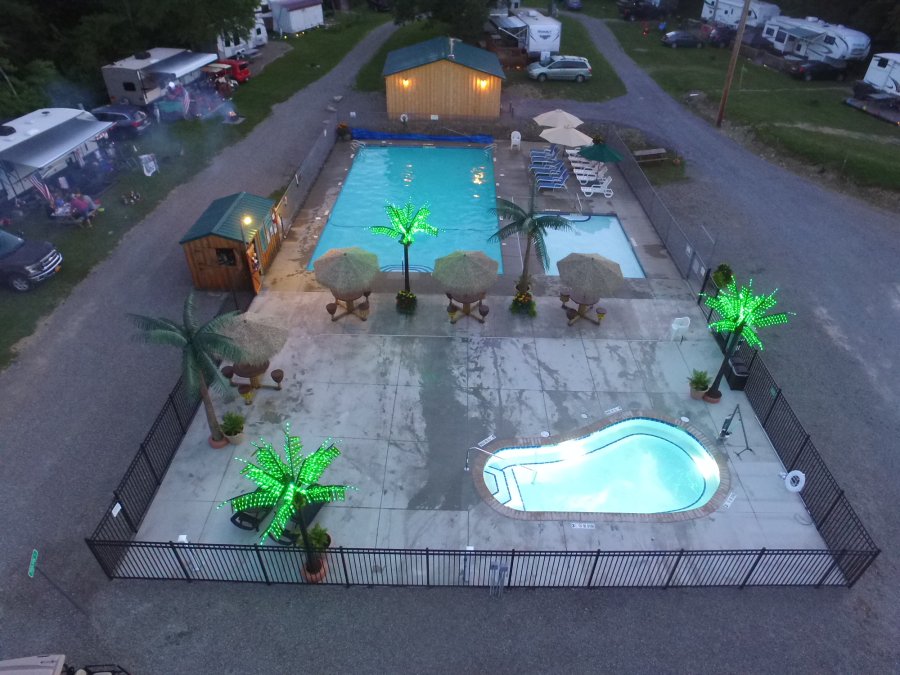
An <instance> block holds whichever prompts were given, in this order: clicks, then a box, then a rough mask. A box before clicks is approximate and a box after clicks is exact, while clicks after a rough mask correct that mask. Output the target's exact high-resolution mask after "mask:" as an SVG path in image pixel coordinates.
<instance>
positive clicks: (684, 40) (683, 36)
mask: <svg viewBox="0 0 900 675" xmlns="http://www.w3.org/2000/svg"><path fill="white" fill-rule="evenodd" d="M661 42H662V43H663V44H664V45H665V46H666V47H671V48H672V49H675V48H676V47H696V48H698V49H700V48H702V47H703V40H701V39H700V38H698V37H697V36H696V35H694V34H693V33H688V32H687V31H686V30H673V31H670V32H668V33H666V34H665V35H663V37H662V40H661Z"/></svg>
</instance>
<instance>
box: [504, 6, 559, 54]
mask: <svg viewBox="0 0 900 675" xmlns="http://www.w3.org/2000/svg"><path fill="white" fill-rule="evenodd" d="M515 18H517V19H518V20H519V21H521V22H522V23H523V24H524V25H525V28H526V33H525V44H523V45H522V47H524V49H525V51H526V52H528V56H540V55H542V54H557V53H559V41H560V38H561V36H562V24H560V22H559V21H557V20H556V19H554V18H553V17H549V16H544V15H543V14H541V13H540V12H538V11H536V10H534V9H520V10H517V11H516V12H515Z"/></svg>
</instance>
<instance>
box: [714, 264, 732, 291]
mask: <svg viewBox="0 0 900 675" xmlns="http://www.w3.org/2000/svg"><path fill="white" fill-rule="evenodd" d="M733 276H734V272H732V270H731V267H730V266H729V265H728V264H727V263H722V264H721V265H719V266H718V267H717V268H716V269H715V270H713V273H712V280H713V283H714V284H715V285H716V287H717V288H719V289H722V288H725V287H726V286H728V283H729V282H730V281H731V279H732V277H733Z"/></svg>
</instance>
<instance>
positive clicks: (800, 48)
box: [762, 16, 871, 62]
mask: <svg viewBox="0 0 900 675" xmlns="http://www.w3.org/2000/svg"><path fill="white" fill-rule="evenodd" d="M762 36H763V39H764V40H766V41H767V42H769V43H770V46H771V48H772V49H774V50H775V51H776V52H780V53H782V54H784V55H785V56H795V57H799V58H802V59H805V60H807V61H826V62H834V61H854V60H857V61H858V60H862V59H864V58H866V57H867V56H868V55H869V48H870V46H871V41H870V40H869V36H868V35H866V34H865V33H861V32H859V31H858V30H853V29H852V28H847V27H846V26H840V25H833V24H830V23H827V22H825V21H822V20H821V19H817V18H815V17H813V16H810V17H806V18H805V19H794V18H792V17H789V16H776V17H773V18H772V19H770V20H769V21H767V22H766V25H765V27H764V28H763V32H762Z"/></svg>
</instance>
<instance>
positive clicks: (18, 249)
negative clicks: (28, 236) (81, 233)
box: [0, 229, 63, 293]
mask: <svg viewBox="0 0 900 675" xmlns="http://www.w3.org/2000/svg"><path fill="white" fill-rule="evenodd" d="M62 259H63V258H62V254H61V253H60V252H59V251H57V250H56V247H55V246H53V244H51V243H50V242H49V241H26V240H25V239H23V238H22V237H19V236H17V235H15V234H13V233H11V232H7V231H6V230H2V229H0V281H3V282H6V284H7V285H8V286H9V287H10V288H11V289H13V290H14V291H18V292H19V293H24V292H25V291H28V290H30V289H31V288H32V287H33V286H34V285H35V284H38V283H40V282H41V281H44V279H48V278H50V277H52V276H53V275H54V274H56V273H57V272H59V270H60V267H62Z"/></svg>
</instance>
